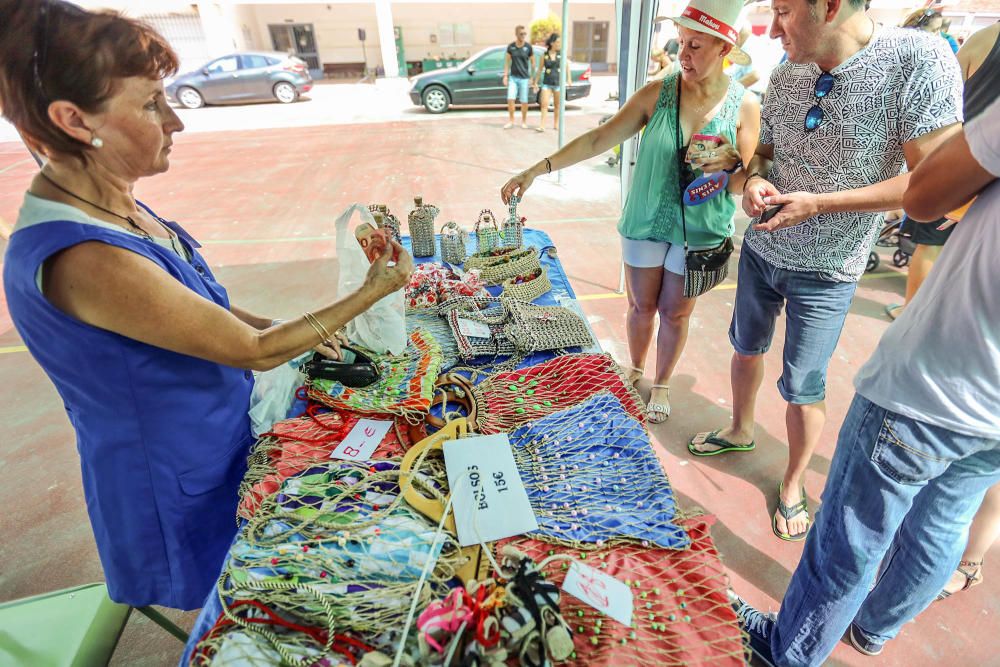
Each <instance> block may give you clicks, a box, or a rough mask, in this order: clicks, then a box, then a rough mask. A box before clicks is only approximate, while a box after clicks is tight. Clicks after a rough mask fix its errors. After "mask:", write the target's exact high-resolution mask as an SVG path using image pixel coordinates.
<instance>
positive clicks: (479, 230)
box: [475, 208, 500, 254]
mask: <svg viewBox="0 0 1000 667" xmlns="http://www.w3.org/2000/svg"><path fill="white" fill-rule="evenodd" d="M475 232H476V254H480V253H488V252H490V251H491V250H493V249H495V248H496V247H497V246H499V245H500V230H499V229H498V228H497V219H496V216H494V215H493V211H491V210H489V209H487V208H484V209H483V210H482V211H480V212H479V217H478V218H477V219H476V229H475Z"/></svg>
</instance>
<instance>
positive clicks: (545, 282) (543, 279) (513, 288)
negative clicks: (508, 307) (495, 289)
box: [500, 266, 552, 301]
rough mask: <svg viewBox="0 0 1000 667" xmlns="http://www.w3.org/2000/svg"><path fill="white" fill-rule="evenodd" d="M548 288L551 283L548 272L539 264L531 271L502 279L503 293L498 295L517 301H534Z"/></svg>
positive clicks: (550, 286) (550, 287)
mask: <svg viewBox="0 0 1000 667" xmlns="http://www.w3.org/2000/svg"><path fill="white" fill-rule="evenodd" d="M550 289H552V283H551V282H549V276H548V272H547V271H546V270H545V267H542V266H540V267H538V269H537V270H535V271H532V272H531V273H528V274H526V275H522V276H514V277H513V278H508V279H507V280H505V281H503V293H502V294H501V295H500V296H502V297H503V298H505V299H517V300H518V301H534V300H535V299H537V298H538V297H540V296H542V295H543V294H545V293H546V292H548V291H549V290H550Z"/></svg>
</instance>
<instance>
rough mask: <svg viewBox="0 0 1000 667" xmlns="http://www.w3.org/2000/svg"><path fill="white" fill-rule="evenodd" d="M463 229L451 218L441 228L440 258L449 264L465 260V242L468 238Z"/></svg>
mask: <svg viewBox="0 0 1000 667" xmlns="http://www.w3.org/2000/svg"><path fill="white" fill-rule="evenodd" d="M468 236H469V235H468V234H466V232H465V230H464V229H462V228H461V227H459V226H458V223H457V222H455V221H454V220H452V221H451V222H446V223H445V224H444V227H442V228H441V259H443V260H444V261H446V262H448V263H449V264H461V263H462V262H464V261H465V255H466V250H465V242H466V240H467V238H468Z"/></svg>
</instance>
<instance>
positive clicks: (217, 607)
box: [179, 229, 596, 667]
mask: <svg viewBox="0 0 1000 667" xmlns="http://www.w3.org/2000/svg"><path fill="white" fill-rule="evenodd" d="M403 245H404V246H405V247H406V248H407V249H408V250H409V249H410V239H409V237H407V236H404V237H403ZM470 245H471V243H470ZM524 245H525V246H527V247H531V248H535V249H537V250H538V252H539V256H540V258H541V262H542V266H544V267H545V270H546V271H547V272H548V276H549V282H550V283H552V289H551V291H549V292H548V293H547V294H544V295H542V296H541V297H539V298H538V299H535V301H534V303H537V304H541V305H570V304H567V303H565V300H566V299H575V298H576V295H575V294H574V292H573V288H572V287H571V286H570V284H569V278H568V277H567V276H566V272H565V271H564V270H563V267H562V264H561V263H560V262H559V258H558V256H557V255H556V252H555V246H554V245H553V244H552V239H551V238H549V235H548V234H546V233H545V232H542V231H539V230H537V229H525V230H524ZM438 247H439V248H440V244H438ZM414 261H415V262H416V263H417V264H426V263H428V262H440V261H441V256H440V254H436V255H435V256H434V257H416V258H414ZM500 289H501V288H500V287H495V288H490V291H491V293H493V294H494V295H495V294H499V292H500ZM560 299H562V300H563V303H562V304H560ZM595 349H596V346H595ZM552 356H553V355H552V353H549V352H536V353H535V354H533V355H531V356H530V357H528V358H526V359H525V360H524V361H523V362H522V363H521V364H520V366H522V367H524V366H532V365H534V364H537V363H541V362H542V361H545V360H546V359H550V358H552ZM302 410H303V408H302V407H296V406H293V408H292V411H293V413H295V414H299V413H301V412H302ZM221 613H222V606H221V604H220V603H219V596H218V594H217V593H216V591H215V590H214V589H213V590H212V591H210V592H209V594H208V597H207V598H206V600H205V606H204V608H203V609H202V610H201V613H200V614H199V615H198V619H197V620H196V621H195V624H194V628H192V630H191V637H190V639H188V643H187V646H186V647H185V648H184V655H182V656H181V660H180V663H179V664H180V665H181V667H187V665H188V663H189V662H190V656H191V651H192V650H193V649H194V647H195V645H196V644H197V643H198V640H199V639H201V637H202V636H203V635H204V634H205V633H206V632H208V631H209V630H210V629H211V628H212V626H213V625H215V621H216V619H218V617H219V614H221Z"/></svg>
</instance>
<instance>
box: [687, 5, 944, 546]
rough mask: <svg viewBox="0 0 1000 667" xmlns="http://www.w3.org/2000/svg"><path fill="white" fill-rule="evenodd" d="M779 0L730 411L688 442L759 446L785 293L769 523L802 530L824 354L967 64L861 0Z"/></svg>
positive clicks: (744, 260) (704, 449)
mask: <svg viewBox="0 0 1000 667" xmlns="http://www.w3.org/2000/svg"><path fill="white" fill-rule="evenodd" d="M772 9H773V12H774V18H773V22H772V25H771V32H770V36H771V38H772V39H780V40H781V44H782V46H783V47H784V49H785V52H786V53H787V54H788V61H787V62H785V63H783V64H781V65H779V66H778V67H777V68H775V70H774V72H772V74H771V81H770V84H769V86H768V90H767V94H766V95H765V97H764V103H763V107H762V109H761V132H760V143H759V145H758V147H757V152H756V155H755V156H754V158H753V159H752V160H751V162H750V164H749V165H748V167H747V173H748V174H750V176H749V177H748V179H747V183H746V188H745V190H744V197H743V208H744V210H745V211H746V213H747V215H749V216H751V218H753V220H751V224H750V227H749V228H748V229H747V231H746V235H745V236H744V238H743V246H742V250H741V256H740V265H739V279H738V284H737V289H736V305H735V308H734V312H733V320H732V324H731V326H730V329H729V338H730V340H731V341H732V344H733V347H734V348H735V354H734V355H733V359H732V364H731V382H732V388H733V419H732V423H731V424H730V425H729V426H727V427H725V428H722V429H719V430H716V431H711V432H708V433H701V434H698V435H697V436H695V438H694V439H693V440H692V441H691V443H690V445H689V450H690V451H691V453H692V454H695V455H698V456H709V455H714V454H719V453H723V452H728V451H748V450H750V449H753V447H754V404H755V402H756V398H757V392H758V390H759V388H760V384H761V381H762V379H763V374H764V359H763V355H764V354H765V353H766V352H767V351H768V348H769V347H770V345H771V338H772V336H773V334H774V327H775V320H776V319H777V317H778V314H779V313H780V311H781V308H782V306H785V308H786V330H785V345H784V350H783V353H784V364H783V369H782V374H781V378H780V379H779V380H778V391H779V392H780V394H781V396H782V398H784V399H785V401H786V402H787V403H788V405H787V408H786V413H785V425H786V428H787V431H788V452H789V460H788V465H787V467H786V470H785V473H784V477H783V479H782V481H781V484H780V485H779V487H778V510H777V511H776V512H775V514H774V516H773V518H772V528H773V530H774V533H775V534H776V535H777V536H778V537H780V538H782V539H784V540H790V541H798V540H802V539H804V538H805V536H806V532H807V531H808V529H809V526H810V517H809V513H808V506H807V504H806V499H805V487H804V485H803V475H804V473H805V471H806V468H807V466H808V464H809V459H810V456H811V454H812V452H813V450H814V449H815V447H816V443H817V441H818V440H819V437H820V434H821V432H822V429H823V425H824V422H825V420H826V411H825V405H824V402H823V400H824V397H825V389H826V370H827V365H828V364H829V361H830V357H831V356H832V354H833V351H834V349H835V348H836V346H837V341H838V339H839V338H840V332H841V329H842V328H843V324H844V320H845V318H846V316H847V311H848V309H849V308H850V305H851V300H852V298H853V296H854V290H855V287H856V285H857V280H858V278H860V277H861V275H862V273H864V269H865V264H866V261H867V256H868V252H869V249H870V248H871V245H872V242H873V240H874V237H875V235H876V234H877V232H878V229H879V227H880V225H881V221H882V215H881V213H880V212H881V211H887V210H890V209H896V208H901V207H902V201H903V192H904V190H905V189H906V185H907V183H908V182H909V179H910V175H909V173H908V172H907V173H902V172H903V167H904V165H905V166H906V167H907V168H908V169H909V170H910V171H912V170H913V168H914V167H915V166H916V165H917V164H918V163H919V162H920V160H921V159H923V157H924V156H926V155H927V154H928V153H930V152H931V151H932V150H933V149H934V148H936V147H937V146H938V145H939V144H940V143H941V142H942V141H944V140H945V139H946V138H947V137H948V136H949V135H951V134H952V133H954V132H956V131H957V130H958V128H959V125H958V124H959V123H960V121H961V120H962V117H961V108H962V77H961V72H960V71H959V67H958V64H957V62H956V60H955V57H954V55H953V54H952V53H951V50H950V49H949V48H948V45H947V43H946V42H944V41H943V40H941V39H940V38H938V37H937V36H936V35H930V34H927V33H924V32H921V31H918V30H904V29H900V28H886V29H876V25H875V23H874V22H873V21H872V20H871V19H870V18H869V17H868V16H867V15H866V14H865V12H864V0H812V1H810V0H774V1H773V3H772ZM778 207H780V209H779V208H778ZM774 210H778V212H777V213H776V214H775V215H774V216H773V217H770V219H768V216H767V215H764V216H762V214H764V213H765V212H767V213H768V214H770V213H773V212H774Z"/></svg>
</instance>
